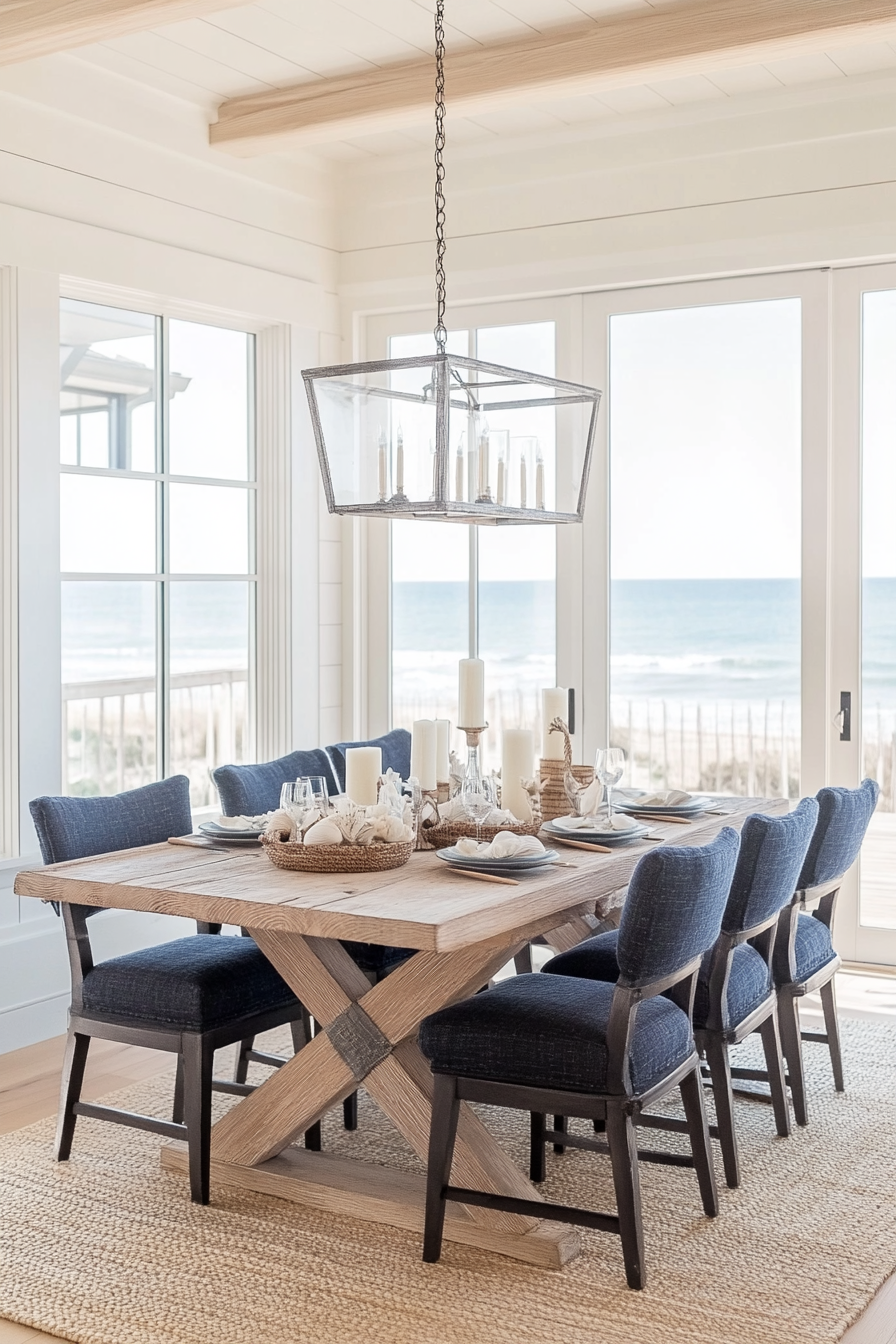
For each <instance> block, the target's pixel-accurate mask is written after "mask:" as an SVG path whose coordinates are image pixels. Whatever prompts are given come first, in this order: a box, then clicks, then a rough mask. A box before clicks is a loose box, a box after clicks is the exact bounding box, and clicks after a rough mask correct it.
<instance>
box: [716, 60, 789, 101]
mask: <svg viewBox="0 0 896 1344" xmlns="http://www.w3.org/2000/svg"><path fill="white" fill-rule="evenodd" d="M707 78H708V79H711V80H712V82H713V84H715V85H716V86H717V87H718V88H720V89H721V90H722V92H723V93H727V94H728V96H729V98H737V97H739V96H741V95H744V94H751V93H767V92H770V91H771V90H772V89H780V88H783V85H782V83H781V81H780V79H776V78H775V76H774V75H773V74H772V72H771V70H767V69H766V67H765V66H764V65H741V66H738V68H737V69H736V70H713V72H712V74H711V75H708V76H707Z"/></svg>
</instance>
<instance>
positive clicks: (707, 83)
mask: <svg viewBox="0 0 896 1344" xmlns="http://www.w3.org/2000/svg"><path fill="white" fill-rule="evenodd" d="M650 88H652V89H653V91H654V93H658V94H659V95H660V97H661V98H665V100H666V102H667V103H671V104H672V106H673V107H679V106H680V105H681V104H684V103H705V102H709V101H710V100H711V99H713V98H725V97H726V96H727V95H726V94H724V93H723V92H722V90H721V89H720V88H719V87H718V86H717V85H716V84H714V83H712V81H711V80H709V79H707V78H706V76H705V75H686V76H685V77H684V78H683V79H658V80H656V81H655V82H653V83H651V85H650Z"/></svg>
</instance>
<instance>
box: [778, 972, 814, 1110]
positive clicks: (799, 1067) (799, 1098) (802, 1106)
mask: <svg viewBox="0 0 896 1344" xmlns="http://www.w3.org/2000/svg"><path fill="white" fill-rule="evenodd" d="M778 1026H779V1028H780V1030H781V1047H782V1049H783V1051H784V1058H785V1059H786V1060H787V1076H788V1081H789V1082H790V1095H791V1097H792V1098H793V1116H794V1119H795V1120H796V1122H797V1124H798V1125H808V1123H809V1112H808V1108H807V1106H806V1078H805V1075H804V1073H803V1043H802V1041H801V1040H800V1010H799V1007H798V1005H797V1001H796V999H795V998H794V996H793V995H792V994H787V993H784V994H779V995H778Z"/></svg>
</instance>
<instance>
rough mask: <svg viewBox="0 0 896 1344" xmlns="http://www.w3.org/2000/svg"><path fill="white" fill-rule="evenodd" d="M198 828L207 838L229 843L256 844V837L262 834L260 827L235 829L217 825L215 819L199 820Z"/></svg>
mask: <svg viewBox="0 0 896 1344" xmlns="http://www.w3.org/2000/svg"><path fill="white" fill-rule="evenodd" d="M199 829H200V831H201V832H202V834H203V835H204V836H205V837H206V839H207V840H219V841H221V842H222V843H227V844H231V845H257V844H258V837H259V836H260V835H263V834H264V831H263V829H262V828H261V827H255V826H253V827H252V828H251V830H246V831H237V830H231V829H230V828H229V827H227V826H219V825H218V823H217V822H216V821H200V823H199Z"/></svg>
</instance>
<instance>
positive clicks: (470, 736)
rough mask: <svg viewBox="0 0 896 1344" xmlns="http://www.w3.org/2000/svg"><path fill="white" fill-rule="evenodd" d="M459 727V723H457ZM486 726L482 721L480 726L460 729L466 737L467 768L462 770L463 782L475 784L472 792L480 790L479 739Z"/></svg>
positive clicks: (479, 791)
mask: <svg viewBox="0 0 896 1344" xmlns="http://www.w3.org/2000/svg"><path fill="white" fill-rule="evenodd" d="M458 726H459V727H460V725H458ZM487 727H488V724H487V723H484V724H483V725H482V727H481V728H461V729H460V731H461V732H462V733H463V735H464V737H465V738H466V739H467V768H466V770H465V771H464V784H468V783H469V784H472V785H474V786H475V788H474V792H476V793H481V792H482V768H481V766H480V763H479V739H480V738H481V736H482V734H483V733H484V732H485V730H486V728H487Z"/></svg>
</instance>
